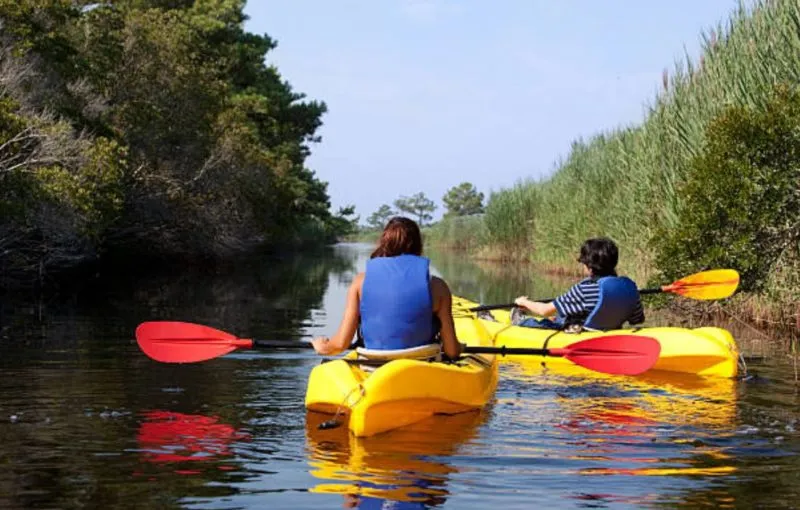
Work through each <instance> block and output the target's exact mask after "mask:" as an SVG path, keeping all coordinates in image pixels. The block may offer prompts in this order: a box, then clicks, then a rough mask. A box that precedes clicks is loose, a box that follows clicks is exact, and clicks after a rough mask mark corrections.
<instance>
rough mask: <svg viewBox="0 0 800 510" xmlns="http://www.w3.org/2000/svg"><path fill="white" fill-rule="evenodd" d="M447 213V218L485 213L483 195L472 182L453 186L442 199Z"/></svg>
mask: <svg viewBox="0 0 800 510" xmlns="http://www.w3.org/2000/svg"><path fill="white" fill-rule="evenodd" d="M442 201H443V202H444V205H445V207H446V208H447V212H446V213H445V216H469V215H471V214H481V213H482V212H483V193H479V192H478V190H477V189H475V186H474V185H473V184H472V183H471V182H462V183H461V184H459V185H458V186H453V187H452V188H450V189H449V190H447V193H446V194H445V195H444V197H442Z"/></svg>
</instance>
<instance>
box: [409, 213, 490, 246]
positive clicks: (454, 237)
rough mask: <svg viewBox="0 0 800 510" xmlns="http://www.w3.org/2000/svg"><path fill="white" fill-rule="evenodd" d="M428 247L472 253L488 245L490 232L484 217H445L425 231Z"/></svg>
mask: <svg viewBox="0 0 800 510" xmlns="http://www.w3.org/2000/svg"><path fill="white" fill-rule="evenodd" d="M423 234H424V236H425V245H426V246H432V247H433V246H435V247H436V248H444V249H449V250H463V251H468V252H469V251H472V250H476V249H478V248H479V247H481V246H483V245H484V244H485V243H486V239H487V236H488V231H487V229H486V222H485V221H484V220H483V216H482V215H480V214H475V215H471V216H445V217H444V218H443V219H442V220H441V221H438V222H436V223H434V224H433V225H431V226H430V227H428V228H427V229H425V231H424V232H423Z"/></svg>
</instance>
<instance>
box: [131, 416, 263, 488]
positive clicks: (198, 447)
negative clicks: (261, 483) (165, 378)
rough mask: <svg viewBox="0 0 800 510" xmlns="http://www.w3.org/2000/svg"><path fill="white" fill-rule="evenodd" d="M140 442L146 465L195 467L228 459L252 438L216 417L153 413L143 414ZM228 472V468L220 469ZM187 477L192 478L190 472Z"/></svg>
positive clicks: (222, 467)
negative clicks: (239, 443) (239, 444)
mask: <svg viewBox="0 0 800 510" xmlns="http://www.w3.org/2000/svg"><path fill="white" fill-rule="evenodd" d="M143 417H144V421H143V422H142V423H141V425H140V426H139V432H138V434H137V437H136V438H137V441H138V443H139V449H140V452H141V458H142V460H143V461H145V462H149V463H155V464H164V463H180V464H183V463H187V462H188V463H192V464H196V463H198V462H209V461H214V460H220V459H225V458H227V457H231V456H232V455H233V451H232V449H231V446H232V444H233V443H235V442H237V441H241V440H243V439H246V438H247V437H248V435H247V434H245V433H243V432H239V431H238V430H236V429H235V428H234V427H232V426H230V425H227V424H225V423H221V422H220V420H219V418H217V417H215V416H203V415H197V414H183V413H176V412H171V411H162V410H153V411H146V412H144V413H143ZM217 467H218V468H219V469H221V470H226V468H225V466H217ZM185 474H189V471H186V473H185Z"/></svg>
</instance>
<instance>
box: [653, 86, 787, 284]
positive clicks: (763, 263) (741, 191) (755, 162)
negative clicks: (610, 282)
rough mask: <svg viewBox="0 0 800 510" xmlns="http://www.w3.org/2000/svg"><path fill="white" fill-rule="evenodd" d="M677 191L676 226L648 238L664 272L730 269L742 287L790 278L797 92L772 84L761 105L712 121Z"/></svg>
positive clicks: (729, 111) (728, 112)
mask: <svg viewBox="0 0 800 510" xmlns="http://www.w3.org/2000/svg"><path fill="white" fill-rule="evenodd" d="M680 191H681V193H682V195H683V203H682V205H681V207H680V208H679V211H678V223H677V226H676V227H675V228H674V229H662V230H661V233H660V235H657V236H656V237H655V239H656V242H657V263H658V265H659V267H660V269H661V270H662V271H663V273H664V274H665V275H666V276H670V277H673V276H677V275H680V274H685V273H687V272H690V271H694V270H698V269H704V268H709V267H732V268H735V269H737V270H738V271H739V272H740V273H741V275H742V283H741V288H742V289H743V290H762V289H764V288H765V287H766V284H767V282H768V281H770V276H771V273H772V272H773V271H777V270H778V269H780V270H781V273H783V274H785V278H794V277H796V275H795V276H791V275H789V274H786V268H787V267H792V266H791V265H790V264H787V262H786V261H787V257H788V258H791V257H792V255H791V254H793V253H794V254H796V253H800V251H798V245H799V244H800V92H798V91H797V90H794V89H790V88H788V87H779V88H777V89H776V91H775V93H774V94H772V96H771V97H770V98H769V100H768V101H767V102H766V103H765V105H764V106H763V107H755V106H749V107H745V106H733V107H729V108H727V109H726V110H724V111H723V112H722V113H721V114H720V115H718V116H717V117H716V118H715V119H713V120H712V121H711V122H710V123H709V126H708V128H707V130H706V142H705V145H704V147H703V149H702V150H701V152H700V153H699V154H698V155H697V156H696V157H695V158H694V159H693V161H692V164H691V166H690V171H689V174H688V176H687V179H686V181H685V182H684V184H683V185H682V187H681V188H680ZM778 265H780V266H781V267H780V268H778V267H777V266H778ZM794 267H796V264H795V266H794ZM790 272H791V271H790ZM774 280H775V279H774V278H772V281H771V283H770V285H778V286H779V285H781V282H775V281H774Z"/></svg>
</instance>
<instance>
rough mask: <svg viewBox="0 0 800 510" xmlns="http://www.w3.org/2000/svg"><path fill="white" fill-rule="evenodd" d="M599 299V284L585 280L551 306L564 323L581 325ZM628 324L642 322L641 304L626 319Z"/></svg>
mask: <svg viewBox="0 0 800 510" xmlns="http://www.w3.org/2000/svg"><path fill="white" fill-rule="evenodd" d="M599 299H600V284H599V283H598V282H597V280H593V279H592V278H586V279H585V280H582V281H580V282H578V283H576V284H575V285H573V286H572V287H571V288H570V289H569V290H568V291H567V292H565V293H564V294H562V295H560V296H558V297H557V298H556V299H555V300H554V301H553V304H554V305H555V307H556V311H557V312H558V317H559V318H560V319H563V321H564V323H565V324H567V325H569V324H583V322H584V321H585V320H586V318H587V317H589V314H590V313H592V311H593V310H594V309H595V307H596V306H597V301H599ZM628 322H629V323H631V324H641V323H642V322H644V311H643V310H642V302H641V301H638V302H637V303H636V308H634V310H633V312H632V313H631V314H630V316H629V317H628Z"/></svg>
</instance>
